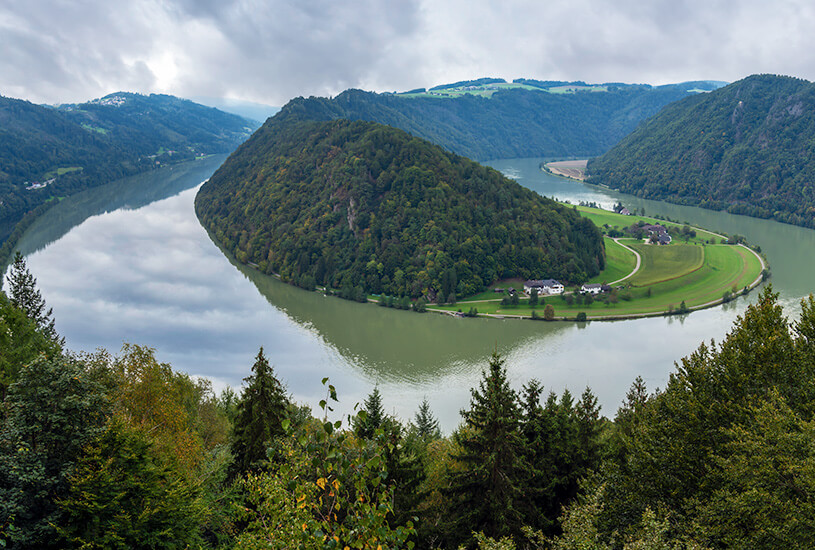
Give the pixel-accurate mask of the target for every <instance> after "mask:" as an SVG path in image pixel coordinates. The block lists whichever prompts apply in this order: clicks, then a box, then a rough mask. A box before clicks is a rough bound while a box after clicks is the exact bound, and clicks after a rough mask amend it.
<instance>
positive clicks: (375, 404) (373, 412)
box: [353, 387, 390, 439]
mask: <svg viewBox="0 0 815 550" xmlns="http://www.w3.org/2000/svg"><path fill="white" fill-rule="evenodd" d="M388 421H390V419H389V418H388V417H387V416H386V415H385V409H384V408H383V407H382V394H381V393H379V387H375V388H374V390H373V391H372V392H371V393H370V395H368V397H366V398H365V404H364V406H363V407H362V409H360V414H358V415H357V416H356V417H354V424H353V426H354V433H356V434H357V435H358V436H359V437H361V438H363V439H372V438H373V437H374V435H375V434H376V431H377V430H379V429H381V428H382V427H383V424H384V423H386V422H388Z"/></svg>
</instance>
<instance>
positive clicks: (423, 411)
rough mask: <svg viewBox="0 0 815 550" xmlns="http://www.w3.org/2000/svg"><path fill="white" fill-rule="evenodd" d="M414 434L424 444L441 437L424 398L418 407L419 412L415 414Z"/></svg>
mask: <svg viewBox="0 0 815 550" xmlns="http://www.w3.org/2000/svg"><path fill="white" fill-rule="evenodd" d="M416 433H417V434H418V435H419V437H420V438H421V439H422V441H424V442H429V441H433V440H435V439H438V438H440V437H441V430H440V429H439V421H438V420H437V419H436V417H434V416H433V412H432V411H431V410H430V404H429V403H428V402H427V398H426V397H425V398H424V399H423V400H422V404H421V405H419V412H417V413H416Z"/></svg>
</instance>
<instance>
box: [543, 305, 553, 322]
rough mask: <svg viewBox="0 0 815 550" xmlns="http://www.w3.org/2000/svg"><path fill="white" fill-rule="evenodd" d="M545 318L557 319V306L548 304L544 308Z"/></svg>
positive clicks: (549, 319) (548, 319)
mask: <svg viewBox="0 0 815 550" xmlns="http://www.w3.org/2000/svg"><path fill="white" fill-rule="evenodd" d="M543 318H544V319H545V320H547V321H554V320H555V308H553V307H552V304H546V307H544V308H543Z"/></svg>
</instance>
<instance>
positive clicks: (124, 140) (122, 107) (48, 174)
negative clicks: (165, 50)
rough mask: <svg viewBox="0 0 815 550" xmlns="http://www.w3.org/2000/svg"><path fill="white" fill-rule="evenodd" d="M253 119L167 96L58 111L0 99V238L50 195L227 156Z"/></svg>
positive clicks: (113, 98)
mask: <svg viewBox="0 0 815 550" xmlns="http://www.w3.org/2000/svg"><path fill="white" fill-rule="evenodd" d="M254 127H255V124H254V123H252V122H250V121H248V120H246V119H243V118H241V117H238V116H235V115H231V114H227V113H224V112H221V111H218V110H217V109H212V108H209V107H204V106H202V105H198V104H195V103H192V102H190V101H186V100H182V99H178V98H175V97H172V96H163V95H150V96H143V95H138V94H129V93H117V94H111V95H109V96H106V97H104V98H102V99H98V100H95V101H92V102H89V103H82V104H76V105H61V106H59V107H57V108H52V107H47V106H42V105H34V104H32V103H29V102H27V101H22V100H18V99H10V98H3V97H0V243H2V242H3V241H4V240H5V239H6V238H7V237H8V236H9V234H10V233H11V232H12V230H13V229H14V226H15V225H16V224H17V223H18V222H19V221H20V220H21V219H22V218H23V216H24V215H25V214H26V213H27V212H31V211H33V210H35V209H37V208H38V207H43V205H44V204H46V203H47V202H48V201H51V200H54V199H55V198H59V197H64V196H68V195H71V194H73V193H75V192H77V191H80V190H82V189H86V188H89V187H93V186H95V185H99V184H102V183H107V182H109V181H113V180H116V179H119V178H121V177H123V176H127V175H131V174H135V173H139V172H143V171H145V170H149V169H152V168H154V167H156V166H157V165H160V164H166V163H169V162H177V161H181V160H186V159H192V158H195V157H197V156H201V155H208V154H215V153H228V152H230V151H232V150H233V149H234V148H235V147H237V146H238V144H239V143H241V142H242V141H243V140H244V139H246V137H247V136H248V135H249V134H250V133H251V131H252V129H253V128H254Z"/></svg>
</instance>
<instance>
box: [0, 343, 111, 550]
mask: <svg viewBox="0 0 815 550" xmlns="http://www.w3.org/2000/svg"><path fill="white" fill-rule="evenodd" d="M106 394H107V391H106V388H105V386H104V385H103V384H102V383H101V382H100V381H99V378H98V376H95V375H94V373H93V372H90V371H89V369H88V368H87V367H86V366H85V365H84V364H83V363H80V362H78V361H75V360H72V359H66V358H62V357H51V358H45V357H41V358H39V359H36V360H34V361H33V362H31V363H30V364H28V365H25V366H24V367H22V369H21V370H20V372H19V377H18V379H17V381H16V382H14V383H13V384H11V386H10V387H9V392H8V397H7V398H6V401H5V403H4V405H5V407H4V408H5V411H4V412H5V415H6V416H5V418H4V419H3V424H2V426H0V537H2V539H3V540H6V541H8V542H10V543H11V545H12V547H15V548H60V547H61V546H62V545H61V544H59V543H58V541H57V539H56V525H59V524H60V510H59V508H58V506H57V501H58V500H59V499H61V498H64V497H66V496H67V493H68V489H69V482H68V477H69V476H70V474H71V473H72V472H73V470H74V465H75V462H76V460H77V459H78V457H79V456H80V455H81V454H82V449H83V447H84V445H85V444H87V443H89V442H90V441H91V440H93V438H95V437H96V435H97V434H99V433H100V432H101V431H102V430H103V425H104V422H105V419H106V415H107V412H108V410H109V403H108V399H107V395H106Z"/></svg>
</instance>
